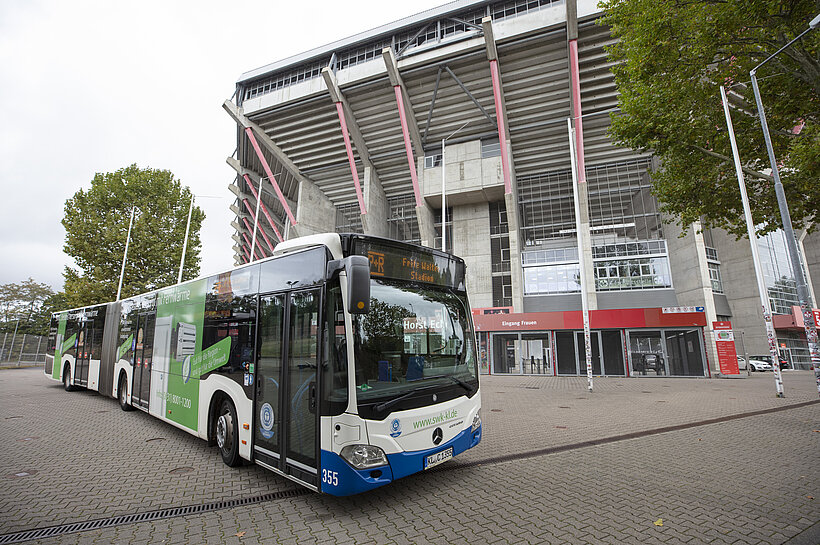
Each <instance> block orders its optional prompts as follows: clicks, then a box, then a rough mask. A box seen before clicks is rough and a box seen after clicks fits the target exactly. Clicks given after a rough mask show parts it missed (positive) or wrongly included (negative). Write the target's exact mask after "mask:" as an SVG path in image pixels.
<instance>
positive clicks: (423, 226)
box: [416, 156, 436, 248]
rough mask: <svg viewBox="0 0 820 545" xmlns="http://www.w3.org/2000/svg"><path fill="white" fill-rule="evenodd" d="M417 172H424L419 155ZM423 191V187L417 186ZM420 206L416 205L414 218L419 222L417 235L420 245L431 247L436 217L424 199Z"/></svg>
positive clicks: (434, 233)
mask: <svg viewBox="0 0 820 545" xmlns="http://www.w3.org/2000/svg"><path fill="white" fill-rule="evenodd" d="M416 163H417V165H416V169H417V172H424V156H421V157H419V158H418V159H417V161H416ZM419 191H421V192H423V191H424V189H423V188H419ZM421 203H422V204H421V206H416V219H417V220H418V222H419V237H420V238H421V245H422V246H427V247H430V248H432V247H433V246H434V245H435V243H436V218H435V216H434V215H433V209H432V208H430V205H429V204H427V201H426V200H425V199H422V200H421Z"/></svg>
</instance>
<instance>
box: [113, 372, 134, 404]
mask: <svg viewBox="0 0 820 545" xmlns="http://www.w3.org/2000/svg"><path fill="white" fill-rule="evenodd" d="M117 398H118V399H119V400H120V409H122V410H123V411H133V410H134V407H132V406H131V405H129V404H128V379H127V378H126V377H125V373H123V374H122V375H120V384H119V386H117Z"/></svg>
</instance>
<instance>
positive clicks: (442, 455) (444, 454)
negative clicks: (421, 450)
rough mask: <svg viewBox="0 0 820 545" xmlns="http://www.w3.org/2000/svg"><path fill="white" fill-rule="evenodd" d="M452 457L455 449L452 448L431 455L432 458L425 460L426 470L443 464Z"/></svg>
mask: <svg viewBox="0 0 820 545" xmlns="http://www.w3.org/2000/svg"><path fill="white" fill-rule="evenodd" d="M452 457H453V447H450V448H448V449H447V450H442V451H441V452H437V453H435V454H431V455H430V456H428V457H427V458H425V459H424V469H430V468H431V467H434V466H437V465H439V464H443V463H444V462H446V461H447V460H449V459H450V458H452Z"/></svg>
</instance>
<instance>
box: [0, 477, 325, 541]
mask: <svg viewBox="0 0 820 545" xmlns="http://www.w3.org/2000/svg"><path fill="white" fill-rule="evenodd" d="M305 494H312V492H311V491H310V490H308V489H306V488H292V489H290V490H283V491H281V492H271V493H269V494H263V495H261V496H252V497H248V498H239V499H236V500H227V501H217V502H213V503H205V504H201V505H187V506H185V507H172V508H169V509H160V510H158V511H149V512H147V513H135V514H131V515H120V516H117V517H111V518H107V519H97V520H89V521H86V522H74V523H71V524H61V525H59V526H51V527H49V528H38V529H36V530H26V531H23V532H17V533H14V534H4V535H0V545H5V544H7V543H20V542H22V541H29V540H32V539H44V538H47V537H55V536H62V535H65V534H75V533H77V532H87V531H88V530H99V529H102V528H111V527H113V526H122V525H124V524H134V523H137V522H148V521H152V520H162V519H169V518H175V517H184V516H186V515H197V514H200V513H210V512H211V511H220V510H222V509H230V508H231V507H239V506H242V505H252V504H255V503H266V502H270V501H275V500H284V499H288V498H295V497H296V496H303V495H305Z"/></svg>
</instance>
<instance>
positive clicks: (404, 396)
mask: <svg viewBox="0 0 820 545" xmlns="http://www.w3.org/2000/svg"><path fill="white" fill-rule="evenodd" d="M431 378H449V379H450V380H452V381H453V382H455V383H456V384H458V385H459V386H461V387H462V388H464V389H465V390H467V391H468V392H469V393H473V391H474V390H475V388H474V387H473V385H472V384H470V383H469V382H465V381H463V380H461V379H460V378H458V377H456V376H453V375H435V376H432V377H424V380H427V379H431ZM430 387H432V385H425V386H422V387H421V388H420V389H425V390H426V389H428V388H430ZM418 391H419V390H418V389H416V390H411V391H409V392H405V393H403V394H402V395H400V396H398V397H394V398H393V399H390V400H388V401H385V402H384V403H379V404H378V405H376V406H375V407H373V409H374V410H375V411H376V412H383V411H385V410H387V409H389V408H390V407H392V406H393V405H395V404H396V403H398V402H399V401H401V400H403V399H407V398H408V397H410V396H412V395H413V394H417V393H418Z"/></svg>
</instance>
